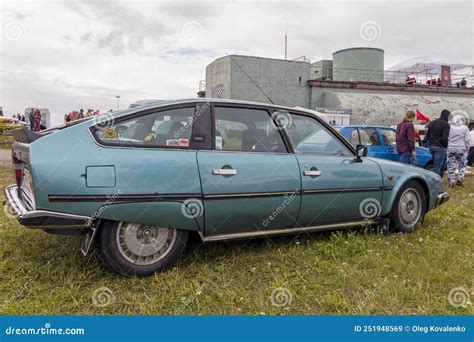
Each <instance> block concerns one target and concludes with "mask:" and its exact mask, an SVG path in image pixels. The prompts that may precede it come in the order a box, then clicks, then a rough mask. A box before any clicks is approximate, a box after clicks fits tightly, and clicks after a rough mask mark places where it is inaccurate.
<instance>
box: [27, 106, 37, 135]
mask: <svg viewBox="0 0 474 342" xmlns="http://www.w3.org/2000/svg"><path fill="white" fill-rule="evenodd" d="M28 122H29V123H30V130H31V131H34V128H35V109H34V108H31V110H30V114H28Z"/></svg>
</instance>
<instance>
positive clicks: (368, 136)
mask: <svg viewBox="0 0 474 342" xmlns="http://www.w3.org/2000/svg"><path fill="white" fill-rule="evenodd" d="M359 133H360V143H361V144H362V145H364V146H367V145H371V146H380V145H382V143H381V142H380V141H379V137H378V135H377V131H376V130H375V129H373V128H359Z"/></svg>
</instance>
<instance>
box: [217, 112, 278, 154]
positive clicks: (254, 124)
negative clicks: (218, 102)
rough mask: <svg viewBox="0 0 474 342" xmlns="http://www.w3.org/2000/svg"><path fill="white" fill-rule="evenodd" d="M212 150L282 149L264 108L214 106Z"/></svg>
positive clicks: (249, 150) (254, 150) (265, 150)
mask: <svg viewBox="0 0 474 342" xmlns="http://www.w3.org/2000/svg"><path fill="white" fill-rule="evenodd" d="M214 121H215V126H216V127H215V135H216V136H215V146H216V150H223V151H246V152H286V148H285V145H284V143H283V139H282V138H281V135H280V133H279V132H278V130H277V129H276V128H275V127H274V126H273V125H272V121H271V118H270V115H269V114H268V112H267V111H266V110H261V109H246V108H233V107H214Z"/></svg>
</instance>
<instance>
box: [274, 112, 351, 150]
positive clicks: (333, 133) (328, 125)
mask: <svg viewBox="0 0 474 342" xmlns="http://www.w3.org/2000/svg"><path fill="white" fill-rule="evenodd" d="M278 110H279V109H277V108H275V110H274V111H278ZM280 110H281V109H280ZM283 110H285V109H283ZM285 111H286V112H288V113H289V114H291V115H297V116H305V117H308V118H310V119H313V120H316V121H317V122H318V123H319V124H321V126H323V127H324V128H326V130H327V131H328V132H329V134H330V135H332V136H333V138H335V139H337V140H338V141H340V142H341V143H342V144H343V145H344V146H346V147H347V149H348V150H349V152H352V154H353V156H355V155H356V151H355V148H354V146H352V144H351V143H350V142H349V141H347V140H346V139H345V138H343V139H341V136H342V134H339V133H338V132H336V131H335V129H334V128H333V127H332V126H331V125H330V124H328V123H327V122H326V121H324V120H323V119H321V118H319V117H318V116H316V115H313V114H310V113H305V112H300V111H296V110H285ZM280 131H281V132H283V133H284V136H285V138H286V139H287V142H288V144H289V146H291V152H292V153H293V154H304V155H312V156H324V157H328V156H331V155H328V154H325V153H318V152H311V153H309V152H304V153H296V152H295V149H294V146H293V144H292V143H291V140H290V137H289V136H288V134H287V132H286V128H284V129H282V130H280ZM359 138H360V137H359Z"/></svg>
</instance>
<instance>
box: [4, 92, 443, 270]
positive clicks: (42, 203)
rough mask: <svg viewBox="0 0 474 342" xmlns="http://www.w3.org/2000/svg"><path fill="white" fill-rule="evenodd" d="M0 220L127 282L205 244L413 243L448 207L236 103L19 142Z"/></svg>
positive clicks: (100, 121) (120, 114)
mask: <svg viewBox="0 0 474 342" xmlns="http://www.w3.org/2000/svg"><path fill="white" fill-rule="evenodd" d="M13 135H14V138H15V143H14V144H13V148H12V150H13V151H12V161H13V167H14V172H15V178H16V184H14V185H11V186H9V187H7V188H6V189H5V198H6V204H7V207H6V208H5V209H9V210H10V209H11V210H12V212H13V213H15V214H16V215H17V216H18V220H19V222H20V223H21V224H22V225H24V226H26V227H29V228H38V229H42V230H44V231H46V232H48V233H53V234H79V233H81V234H82V233H85V234H84V235H85V238H84V242H83V245H82V250H83V253H84V254H86V253H87V252H88V251H89V249H90V248H91V246H92V242H93V241H95V242H97V245H98V247H99V249H100V254H101V256H102V258H103V260H104V262H105V264H106V265H107V266H108V267H109V268H110V269H111V270H112V271H114V272H117V273H119V274H122V275H126V276H132V275H136V276H148V275H151V274H153V273H154V272H158V271H164V270H166V269H169V268H170V267H173V266H174V265H175V264H176V262H177V260H178V258H179V257H180V255H181V254H182V253H183V250H184V248H185V246H186V243H187V240H188V235H189V234H190V233H196V234H199V235H200V237H201V238H202V240H203V241H218V240H231V239H247V238H252V237H261V236H273V235H282V234H291V233H301V232H310V231H321V230H331V229H343V228H349V227H361V226H369V225H372V224H373V225H379V227H380V226H382V227H384V228H383V229H386V227H391V229H393V230H395V231H401V232H411V231H414V230H415V229H416V228H417V227H418V225H419V224H420V223H421V222H422V221H423V218H424V216H425V214H426V213H427V212H428V211H430V210H432V209H434V208H436V207H437V206H438V205H440V204H442V203H444V202H445V201H446V200H447V199H448V198H449V195H448V194H447V193H446V192H445V191H444V187H443V182H442V180H441V178H440V177H439V176H438V175H437V174H435V173H434V172H429V171H426V170H423V169H419V168H415V167H406V166H404V165H401V164H399V163H394V162H391V161H388V160H383V159H376V158H369V157H366V156H365V154H366V150H367V149H366V147H364V146H361V145H358V146H357V147H354V146H353V145H351V144H350V143H349V142H348V141H347V140H346V139H344V138H343V137H342V136H341V135H340V134H338V133H337V131H335V130H334V128H332V127H331V126H329V125H328V124H327V123H325V122H324V121H323V120H321V119H320V118H318V117H316V116H314V115H313V114H312V113H311V112H307V111H304V110H296V109H293V108H286V107H278V106H274V105H268V104H259V103H252V102H243V101H231V100H217V99H191V100H180V101H160V102H155V103H146V104H142V105H140V106H137V107H134V108H129V109H126V110H123V111H117V112H114V113H109V114H106V115H102V116H99V117H94V118H88V119H84V120H77V121H74V122H71V123H69V124H67V125H64V126H61V127H56V128H52V129H50V130H47V131H44V132H42V133H40V134H38V133H34V132H31V131H30V130H28V129H27V128H22V129H19V130H16V131H14V133H13Z"/></svg>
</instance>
